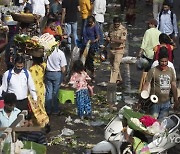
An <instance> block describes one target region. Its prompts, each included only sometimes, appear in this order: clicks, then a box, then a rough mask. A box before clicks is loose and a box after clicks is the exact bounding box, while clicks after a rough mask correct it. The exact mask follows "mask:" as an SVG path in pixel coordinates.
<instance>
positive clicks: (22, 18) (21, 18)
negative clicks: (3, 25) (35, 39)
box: [11, 13, 35, 23]
mask: <svg viewBox="0 0 180 154" xmlns="http://www.w3.org/2000/svg"><path fill="white" fill-rule="evenodd" d="M11 16H12V18H13V20H14V21H18V22H23V23H34V22H35V17H34V16H31V15H28V14H20V13H11Z"/></svg>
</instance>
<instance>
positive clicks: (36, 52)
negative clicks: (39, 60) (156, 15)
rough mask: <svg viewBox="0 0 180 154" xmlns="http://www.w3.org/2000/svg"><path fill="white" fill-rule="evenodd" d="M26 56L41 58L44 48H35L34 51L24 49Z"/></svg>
mask: <svg viewBox="0 0 180 154" xmlns="http://www.w3.org/2000/svg"><path fill="white" fill-rule="evenodd" d="M26 54H28V55H31V56H33V57H43V56H44V48H35V49H30V48H29V49H27V48H26Z"/></svg>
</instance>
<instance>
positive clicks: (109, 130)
mask: <svg viewBox="0 0 180 154" xmlns="http://www.w3.org/2000/svg"><path fill="white" fill-rule="evenodd" d="M125 107H126V106H125ZM125 107H123V108H122V109H121V110H120V112H119V113H118V114H117V115H116V116H115V117H114V118H113V119H112V120H111V121H110V122H109V123H108V124H107V126H106V127H105V140H104V141H101V142H99V143H98V144H96V145H95V146H94V147H93V149H92V150H91V153H92V154H109V153H111V154H121V152H120V146H121V144H122V142H123V141H125V139H124V134H123V133H122V130H123V115H122V112H121V111H122V110H123V109H124V108H125ZM163 122H164V123H165V126H166V133H162V134H155V135H154V136H151V139H150V141H148V142H149V143H148V145H147V146H148V148H149V151H150V153H162V152H164V151H166V150H168V149H169V148H171V147H173V146H175V145H176V144H177V142H178V139H180V134H179V130H178V127H179V125H180V118H179V117H178V116H177V115H170V116H168V117H166V118H164V120H163ZM132 132H133V130H132V129H131V128H130V127H127V133H128V134H129V135H130V134H131V133H132Z"/></svg>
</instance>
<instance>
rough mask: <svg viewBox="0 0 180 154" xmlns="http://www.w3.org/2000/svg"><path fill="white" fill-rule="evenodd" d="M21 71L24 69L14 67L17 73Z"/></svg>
mask: <svg viewBox="0 0 180 154" xmlns="http://www.w3.org/2000/svg"><path fill="white" fill-rule="evenodd" d="M21 71H22V69H17V68H14V72H15V73H17V74H19V73H20V72H21Z"/></svg>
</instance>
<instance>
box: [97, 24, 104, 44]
mask: <svg viewBox="0 0 180 154" xmlns="http://www.w3.org/2000/svg"><path fill="white" fill-rule="evenodd" d="M97 23H98V25H99V36H100V39H99V45H104V35H103V23H101V22H97Z"/></svg>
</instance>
